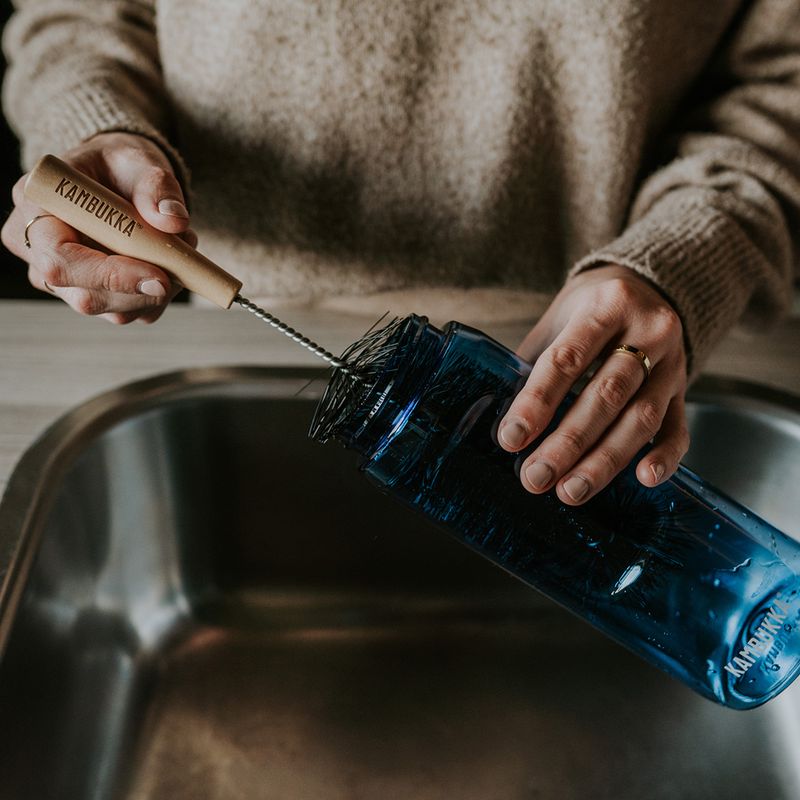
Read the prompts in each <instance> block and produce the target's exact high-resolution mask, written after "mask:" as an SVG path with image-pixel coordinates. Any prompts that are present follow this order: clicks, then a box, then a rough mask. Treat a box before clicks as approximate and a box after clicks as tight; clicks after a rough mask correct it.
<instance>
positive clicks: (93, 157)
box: [0, 133, 197, 325]
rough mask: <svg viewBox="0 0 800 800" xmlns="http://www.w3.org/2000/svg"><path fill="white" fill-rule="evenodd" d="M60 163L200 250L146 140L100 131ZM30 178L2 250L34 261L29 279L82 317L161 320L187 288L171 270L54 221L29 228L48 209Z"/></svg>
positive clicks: (166, 167) (175, 189)
mask: <svg viewBox="0 0 800 800" xmlns="http://www.w3.org/2000/svg"><path fill="white" fill-rule="evenodd" d="M61 158H62V159H63V160H64V161H66V162H67V163H68V164H70V165H72V166H73V167H75V168H76V169H78V170H80V171H81V172H83V173H84V174H86V175H88V176H90V177H92V178H94V179H95V180H97V181H99V182H100V183H102V184H103V185H104V186H107V187H109V188H110V189H113V190H114V191H115V192H117V193H119V194H120V195H122V196H123V197H125V198H126V199H128V200H130V201H131V202H132V203H133V205H134V206H135V207H136V209H137V211H138V212H139V213H140V214H141V215H142V217H143V218H144V219H145V221H147V222H148V223H149V224H150V225H152V226H153V227H155V228H158V229H159V230H162V231H166V232H167V233H175V234H180V235H181V236H182V237H183V238H184V239H185V240H186V241H187V242H189V244H191V245H192V246H195V245H196V244H197V237H196V236H195V234H194V233H193V232H192V231H191V230H190V229H189V213H188V211H187V210H186V205H185V201H184V197H183V192H182V191H181V187H180V184H179V183H178V181H177V179H176V177H175V174H174V173H173V170H172V166H171V165H170V162H169V159H168V158H167V156H166V155H165V154H164V152H163V151H162V150H161V149H160V148H159V147H158V145H156V144H155V143H154V142H152V141H151V140H150V139H147V138H145V137H144V136H138V135H136V134H130V133H101V134H97V135H96V136H93V137H91V138H90V139H87V140H86V141H85V142H83V143H81V144H80V145H78V146H77V147H75V148H73V149H72V150H69V151H68V152H67V153H65V154H63V155H62V156H61ZM26 178H27V175H23V176H22V177H21V178H20V179H19V180H18V181H17V182H16V184H15V185H14V188H13V191H12V196H13V199H14V209H13V211H12V212H11V214H10V216H9V218H8V219H7V220H6V223H5V225H3V229H2V234H0V235H1V236H2V241H3V244H4V245H5V246H6V247H7V248H8V249H9V250H10V251H11V252H12V253H14V255H16V256H19V257H20V258H21V259H22V260H23V261H26V262H27V263H28V280H29V281H30V283H31V284H32V285H33V286H34V287H36V288H37V289H40V290H41V291H45V292H49V293H50V294H53V295H55V296H56V297H60V298H61V299H62V300H64V302H66V303H67V304H68V305H70V306H71V307H72V308H73V309H75V311H77V312H78V313H80V314H88V315H99V316H101V317H103V318H104V319H106V320H108V321H109V322H113V323H115V324H118V325H124V324H127V323H128V322H132V321H133V320H140V321H142V322H146V323H150V322H155V320H157V319H158V318H159V317H160V316H161V314H162V313H163V312H164V309H165V308H166V307H167V305H168V304H169V302H170V300H172V298H173V297H174V296H175V295H176V294H177V293H178V292H179V291H180V290H181V288H182V287H181V286H180V285H179V284H178V283H177V282H176V281H174V280H171V279H170V277H169V275H167V273H166V272H164V270H162V269H160V268H159V267H157V266H155V265H153V264H149V263H147V262H145V261H140V260H138V259H135V258H128V257H127V256H121V255H114V254H109V253H108V252H107V251H105V250H103V249H102V248H101V247H100V246H99V245H98V244H96V243H95V242H92V241H91V240H90V239H88V238H87V237H86V236H84V235H83V234H81V233H79V232H78V231H76V230H75V229H74V228H72V227H70V226H69V225H67V224H66V223H65V222H62V221H61V220H59V219H57V218H56V217H53V216H49V215H48V216H44V217H42V219H39V220H37V221H36V223H35V224H33V225H31V226H30V228H29V229H28V239H29V241H30V245H31V246H30V248H28V247H26V245H25V226H26V225H27V223H28V222H30V221H31V220H32V219H33V218H34V217H36V216H37V215H39V214H42V213H43V212H42V209H41V208H39V207H38V206H35V205H33V204H32V203H30V202H29V201H28V200H26V198H25V196H24V194H23V187H24V185H25V180H26Z"/></svg>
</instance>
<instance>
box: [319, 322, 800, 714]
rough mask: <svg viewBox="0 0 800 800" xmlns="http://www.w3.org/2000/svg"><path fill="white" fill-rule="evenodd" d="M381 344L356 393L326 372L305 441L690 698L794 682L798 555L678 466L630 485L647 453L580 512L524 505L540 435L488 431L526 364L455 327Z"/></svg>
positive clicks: (538, 498)
mask: <svg viewBox="0 0 800 800" xmlns="http://www.w3.org/2000/svg"><path fill="white" fill-rule="evenodd" d="M382 332H383V337H382V338H381V336H380V335H378V336H375V335H374V334H373V336H372V337H370V339H369V342H367V343H366V344H364V345H363V346H362V349H361V353H360V361H361V364H362V367H363V366H364V365H365V364H366V365H370V369H369V370H368V374H369V378H368V379H367V380H364V379H363V377H362V381H361V382H359V383H358V384H354V383H353V382H352V379H351V378H348V376H347V375H346V374H342V373H341V371H340V370H336V371H335V372H334V375H333V377H332V379H331V382H330V383H329V385H328V388H327V390H326V393H325V396H324V397H323V398H322V400H321V401H320V404H319V405H318V407H317V410H316V412H315V415H314V420H313V421H312V425H311V430H310V435H311V436H313V437H314V438H316V439H317V440H319V441H323V442H324V441H327V440H328V439H329V438H335V439H336V440H338V441H339V442H341V443H342V444H343V445H344V446H345V447H347V448H350V449H352V450H355V451H356V452H357V453H358V454H359V468H360V469H361V470H362V471H363V472H364V473H365V474H366V475H367V476H368V477H369V478H370V479H371V480H372V481H373V482H374V483H375V484H376V485H377V486H378V487H379V488H380V489H381V490H382V491H384V492H386V493H388V494H390V495H392V496H394V497H396V498H398V499H399V500H401V501H402V502H403V503H405V504H407V505H409V506H411V507H413V508H415V509H417V510H419V511H420V512H422V513H423V514H425V515H426V516H428V517H429V518H430V519H432V520H434V521H435V522H437V523H438V524H439V525H441V526H442V527H444V528H445V529H446V530H447V531H448V532H449V533H450V534H452V535H453V536H455V537H457V538H458V539H459V540H460V541H462V542H463V543H464V544H466V545H468V546H469V547H471V548H472V549H473V550H475V551H477V552H478V553H480V554H482V555H483V556H485V557H486V558H488V559H490V560H491V561H493V562H494V563H495V564H498V565H499V566H501V567H502V568H504V569H505V570H507V571H508V572H510V573H511V574H513V575H515V576H516V577H517V578H519V579H521V580H522V581H524V582H525V583H527V584H529V585H530V586H532V587H535V588H536V589H538V590H539V591H541V592H543V593H544V594H545V595H547V596H548V597H550V598H551V599H553V600H555V601H556V602H557V603H559V604H561V605H562V606H564V607H565V608H567V609H569V610H570V611H572V612H574V613H575V614H578V615H579V616H581V617H583V618H584V619H586V620H587V621H588V622H590V623H591V624H592V625H593V626H594V627H596V628H597V629H599V630H600V631H602V632H604V633H606V634H607V635H608V636H610V637H611V638H613V639H614V640H616V641H617V642H619V643H620V644H622V645H624V646H625V647H627V648H629V649H630V650H632V651H633V652H635V653H637V654H638V655H640V656H642V657H643V658H645V659H646V660H647V661H649V662H650V663H652V664H654V665H656V666H657V667H660V668H661V669H663V670H665V671H666V672H668V673H669V674H671V675H673V676H675V677H677V678H679V679H680V680H682V681H683V682H684V683H685V684H686V685H687V686H689V687H691V688H692V689H694V690H695V691H697V692H699V693H700V694H702V695H703V696H705V697H707V698H709V699H711V700H714V701H716V702H718V703H721V704H723V705H725V706H728V707H730V708H736V709H747V708H754V707H755V706H758V705H760V704H762V703H764V702H766V701H767V700H769V699H771V698H772V697H774V696H775V695H777V694H778V693H779V692H780V691H782V690H783V689H785V688H786V687H787V686H788V685H789V684H790V683H791V682H792V680H793V679H794V678H795V677H796V676H797V674H798V671H800V632H798V625H800V578H799V577H798V575H799V574H800V545H799V544H798V543H797V542H796V541H794V540H793V539H790V538H789V537H788V536H786V535H785V534H783V533H781V532H780V531H779V530H777V529H776V528H774V527H772V526H771V525H769V524H768V523H767V522H765V521H763V520H761V519H759V518H758V517H757V516H756V515H755V514H753V513H752V512H751V511H749V510H748V509H746V508H744V507H743V506H741V505H739V504H738V503H736V502H735V501H734V500H732V499H730V498H728V497H726V496H725V495H723V494H722V493H720V492H718V491H717V490H715V489H714V488H713V487H711V486H709V485H708V484H706V483H705V482H704V481H703V480H702V479H701V478H700V477H698V476H697V475H695V474H694V473H693V472H691V471H690V470H688V469H686V468H685V467H682V466H681V467H680V468H679V469H678V471H677V472H676V473H675V475H674V476H673V477H672V478H670V479H669V480H668V481H665V482H664V483H663V484H661V485H660V486H658V487H656V488H652V489H651V488H646V487H644V486H642V484H640V483H639V481H638V480H637V478H636V476H635V473H634V469H635V465H636V463H637V462H638V460H639V458H640V457H641V455H642V454H643V452H644V451H642V453H640V454H639V455H638V456H637V457H636V458H635V459H634V461H633V462H631V465H629V466H628V467H627V468H626V469H625V470H624V471H623V472H622V473H620V475H618V476H617V477H616V478H615V479H614V481H613V482H612V483H611V484H610V486H609V487H607V488H606V489H605V490H604V491H602V492H600V493H599V494H598V495H596V496H595V497H594V498H592V499H591V500H589V501H588V502H587V503H585V504H584V505H582V506H578V507H571V506H567V505H565V504H563V503H561V501H560V500H559V499H558V497H557V495H556V494H555V492H554V491H553V490H551V491H550V492H547V493H545V494H543V495H533V494H531V493H529V492H528V491H526V490H525V488H524V487H523V486H522V484H521V482H520V479H519V469H520V466H521V464H522V462H523V461H524V460H525V458H526V457H527V455H529V454H530V452H532V450H533V449H534V448H535V447H536V444H537V442H538V441H540V440H541V437H540V439H539V440H537V442H534V443H532V444H531V445H529V446H528V447H527V448H525V449H524V450H523V451H521V452H519V453H516V454H515V453H508V452H507V451H505V450H503V449H502V448H501V447H500V446H499V445H498V444H497V437H496V431H497V427H498V423H499V422H500V420H501V419H502V417H503V416H504V414H505V412H506V411H507V410H508V407H509V405H510V403H511V400H512V399H513V397H514V396H515V395H516V394H517V392H518V391H519V390H520V388H521V387H522V386H523V385H524V383H525V380H526V378H527V376H528V374H529V372H530V370H531V365H530V364H528V363H527V362H525V361H524V360H522V359H521V358H520V357H519V356H517V355H516V354H514V353H513V352H512V351H510V350H509V349H508V348H506V347H504V346H503V345H501V344H500V343H499V342H497V341H495V340H494V339H492V338H491V337H489V336H487V335H486V334H484V333H482V332H481V331H478V330H475V329H474V328H471V327H469V326H466V325H462V324H460V323H458V322H449V323H447V324H446V325H445V326H444V327H443V329H442V330H439V329H438V328H436V327H434V326H433V325H431V324H429V323H428V320H427V318H426V317H420V316H417V315H414V314H412V315H410V316H408V317H405V318H404V319H401V320H395V321H394V322H393V323H392V324H391V325H389V326H386V328H384V329H382ZM355 349H357V348H355V347H354V348H353V350H355ZM349 355H350V356H351V358H355V356H353V353H352V352H350V353H349ZM573 399H574V395H572V394H571V395H569V396H568V397H567V398H566V399H565V400H564V402H563V403H562V405H561V407H560V408H559V410H558V413H557V414H556V417H555V419H554V420H553V422H552V423H551V425H550V427H549V428H548V430H547V431H545V432H544V433H543V434H542V437H544V436H546V435H547V433H549V431H551V430H552V429H553V428H554V427H555V425H556V424H557V423H558V420H559V419H560V418H561V417H563V414H564V412H565V411H566V409H567V408H568V407H569V405H570V403H571V402H572V401H573Z"/></svg>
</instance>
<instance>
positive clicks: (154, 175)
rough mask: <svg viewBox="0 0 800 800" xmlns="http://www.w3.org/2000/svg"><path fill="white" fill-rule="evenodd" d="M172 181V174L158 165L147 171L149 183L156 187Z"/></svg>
mask: <svg viewBox="0 0 800 800" xmlns="http://www.w3.org/2000/svg"><path fill="white" fill-rule="evenodd" d="M171 179H172V173H171V172H170V171H169V170H168V169H165V168H164V167H162V166H160V165H158V164H153V165H152V166H151V167H150V168H149V169H148V170H147V182H148V183H150V184H152V185H154V186H157V185H159V184H162V183H165V182H167V181H169V180H171Z"/></svg>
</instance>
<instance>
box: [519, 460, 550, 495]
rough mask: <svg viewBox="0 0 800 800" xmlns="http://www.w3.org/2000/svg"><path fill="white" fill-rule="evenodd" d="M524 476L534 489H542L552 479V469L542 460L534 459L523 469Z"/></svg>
mask: <svg viewBox="0 0 800 800" xmlns="http://www.w3.org/2000/svg"><path fill="white" fill-rule="evenodd" d="M525 477H526V478H527V479H528V483H529V484H530V485H531V486H533V488H534V489H544V487H545V486H547V484H548V483H550V481H551V480H553V470H552V469H551V468H550V467H548V466H547V464H545V463H544V462H543V461H534V462H533V464H531V465H530V466H529V467H527V468H526V469H525Z"/></svg>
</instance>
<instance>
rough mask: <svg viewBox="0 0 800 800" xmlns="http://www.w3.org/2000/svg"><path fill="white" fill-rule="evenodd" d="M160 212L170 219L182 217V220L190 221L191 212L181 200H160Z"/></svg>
mask: <svg viewBox="0 0 800 800" xmlns="http://www.w3.org/2000/svg"><path fill="white" fill-rule="evenodd" d="M158 210H159V211H160V212H161V213H162V214H166V215H167V216H168V217H180V218H181V219H189V212H188V211H187V210H186V206H185V205H184V204H183V203H181V202H180V200H166V199H164V200H159V202H158Z"/></svg>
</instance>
